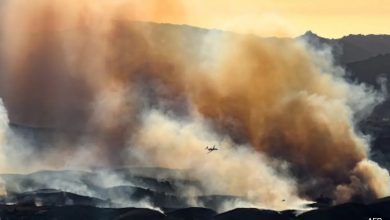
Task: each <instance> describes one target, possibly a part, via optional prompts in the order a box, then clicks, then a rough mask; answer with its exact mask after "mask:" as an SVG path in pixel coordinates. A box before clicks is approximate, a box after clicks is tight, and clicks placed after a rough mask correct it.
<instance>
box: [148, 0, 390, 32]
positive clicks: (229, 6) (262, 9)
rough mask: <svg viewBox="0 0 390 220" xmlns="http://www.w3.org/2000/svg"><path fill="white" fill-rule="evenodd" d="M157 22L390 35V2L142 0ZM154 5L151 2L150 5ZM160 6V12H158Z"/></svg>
mask: <svg viewBox="0 0 390 220" xmlns="http://www.w3.org/2000/svg"><path fill="white" fill-rule="evenodd" d="M156 1H157V2H158V4H157V5H158V6H155V5H154V6H153V8H154V9H155V10H154V11H153V13H152V14H151V15H150V16H153V18H146V19H149V20H150V19H152V20H155V21H159V22H170V23H185V24H190V25H195V26H201V27H208V28H218V29H230V30H235V31H244V32H252V33H257V34H261V35H279V36H280V35H282V36H289V35H290V36H291V35H292V36H294V35H299V34H302V33H304V32H305V31H307V30H312V31H313V32H315V33H318V34H319V35H322V36H325V37H332V38H337V37H340V36H343V35H347V34H383V33H386V34H390V0H144V1H142V2H143V4H148V2H149V3H151V2H156ZM151 4H152V3H151ZM156 7H157V8H156Z"/></svg>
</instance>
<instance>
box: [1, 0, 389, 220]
mask: <svg viewBox="0 0 390 220" xmlns="http://www.w3.org/2000/svg"><path fill="white" fill-rule="evenodd" d="M125 6H126V7H125ZM1 7H2V11H3V13H2V17H1V19H2V20H1V24H0V29H1V30H0V33H1V37H0V48H1V54H0V97H1V100H2V102H1V104H0V150H1V152H0V172H1V173H3V175H1V185H2V195H3V198H2V199H1V200H0V201H1V202H2V204H3V205H7V204H8V205H9V204H24V205H27V206H29V205H32V206H34V207H35V206H36V207H42V206H58V207H62V206H67V205H70V206H76V205H86V204H87V205H88V204H89V205H90V204H93V205H94V206H96V207H100V208H113V209H115V208H127V207H138V208H149V209H154V210H157V212H158V213H159V212H165V211H166V210H171V209H173V208H176V209H177V208H185V207H205V208H210V209H213V210H215V211H217V212H223V211H228V210H231V209H234V208H244V207H251V208H260V209H275V210H287V209H296V210H300V211H305V210H308V209H310V205H309V204H312V203H313V202H314V201H318V199H325V198H326V199H328V200H329V201H328V205H329V204H331V205H339V204H343V203H346V202H361V203H371V202H373V201H375V200H376V199H379V198H383V197H386V196H389V195H390V176H389V172H388V171H387V169H385V168H382V167H381V166H380V165H379V164H378V163H377V162H375V161H373V160H371V159H370V154H371V148H370V143H371V138H372V137H370V136H369V135H366V134H363V133H362V132H361V131H360V129H359V127H358V125H359V124H360V123H361V122H362V121H364V120H365V119H366V118H367V116H369V115H370V114H371V112H372V111H373V110H374V108H375V106H376V105H378V104H379V103H381V102H382V101H383V100H384V99H385V98H386V94H384V92H383V90H382V91H381V90H378V89H375V88H374V87H370V86H367V85H366V84H360V83H359V82H357V81H354V80H351V78H348V74H347V72H346V71H345V70H344V69H343V67H341V66H339V65H338V64H337V62H336V61H335V59H334V58H333V54H332V50H331V48H330V47H328V46H324V45H322V44H319V43H313V41H310V39H307V38H305V37H303V38H298V39H288V38H260V37H257V36H254V35H244V34H235V33H231V32H223V31H218V30H206V29H199V28H194V27H190V26H185V25H182V26H178V25H170V24H157V23H149V22H139V21H135V20H137V18H138V17H137V16H139V13H141V12H140V11H142V12H144V11H148V10H150V8H144V6H142V5H141V4H138V3H132V4H130V5H127V4H126V1H124V2H122V3H121V2H119V1H108V0H102V1H99V4H96V2H95V1H92V0H83V1H79V0H78V1H77V0H68V1H66V2H65V1H62V0H37V1H28V2H27V1H17V0H15V1H7V2H5V3H4V5H3V6H1ZM177 7H179V6H177ZM158 10H161V9H160V7H158V6H155V8H154V7H153V11H154V12H153V13H157V14H158ZM145 13H146V12H145ZM183 13H186V12H183ZM213 145H215V146H217V147H218V151H216V152H211V153H208V152H207V149H205V147H206V146H213ZM49 170H50V171H49ZM120 214H123V213H120ZM155 214H156V213H155ZM209 214H210V213H209ZM215 214H216V213H211V214H210V216H211V215H215ZM156 215H158V214H156ZM160 217H161V216H160ZM130 218H131V217H129V219H130ZM123 219H125V218H123Z"/></svg>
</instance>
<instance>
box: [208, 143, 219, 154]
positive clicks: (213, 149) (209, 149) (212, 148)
mask: <svg viewBox="0 0 390 220" xmlns="http://www.w3.org/2000/svg"><path fill="white" fill-rule="evenodd" d="M205 149H206V150H208V151H209V152H208V153H211V152H213V151H216V150H219V149H218V148H216V147H215V145H214V146H213V147H211V148H210V147H209V146H207V147H206V148H205Z"/></svg>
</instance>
